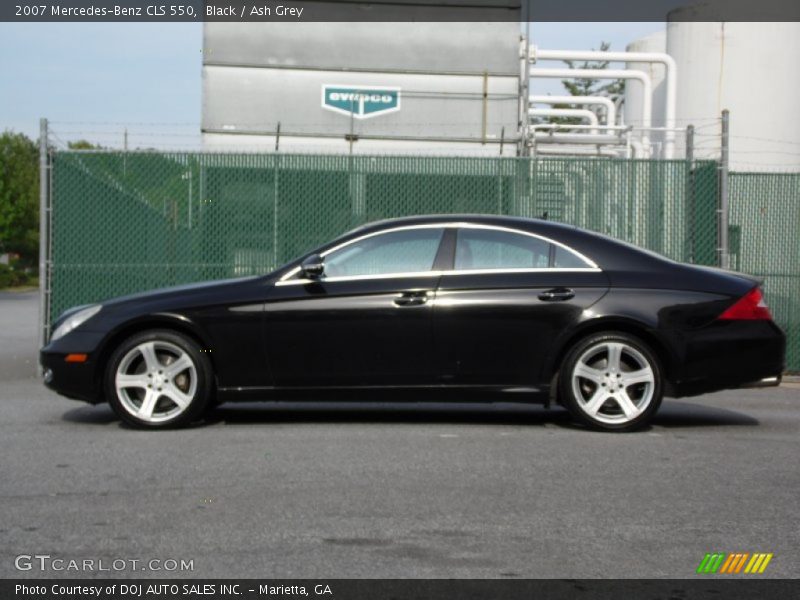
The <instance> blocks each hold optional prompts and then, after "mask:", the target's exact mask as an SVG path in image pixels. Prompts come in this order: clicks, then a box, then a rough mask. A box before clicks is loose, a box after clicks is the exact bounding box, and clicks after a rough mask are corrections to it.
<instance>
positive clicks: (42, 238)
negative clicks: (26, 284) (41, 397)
mask: <svg viewBox="0 0 800 600" xmlns="http://www.w3.org/2000/svg"><path fill="white" fill-rule="evenodd" d="M47 137H48V131H47V119H39V336H38V338H39V347H40V348H41V347H42V346H44V345H45V344H47V329H48V324H49V321H50V318H49V315H48V314H47V291H48V290H47V286H48V284H49V279H50V278H49V273H48V270H47V244H48V241H49V240H48V231H49V228H48V223H49V219H48V217H49V215H48V204H49V202H48V185H47V183H48V160H47ZM36 373H37V375H39V376H41V374H42V367H41V365H40V364H39V361H36Z"/></svg>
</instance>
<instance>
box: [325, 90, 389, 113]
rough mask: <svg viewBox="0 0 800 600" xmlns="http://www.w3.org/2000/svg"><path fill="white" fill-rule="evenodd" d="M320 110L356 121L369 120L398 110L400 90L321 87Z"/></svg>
mask: <svg viewBox="0 0 800 600" xmlns="http://www.w3.org/2000/svg"><path fill="white" fill-rule="evenodd" d="M322 108H325V109H328V110H332V111H333V112H337V113H340V114H343V115H347V116H348V117H353V118H356V119H369V118H370V117H377V116H379V115H385V114H387V113H390V112H395V111H398V110H400V88H397V87H373V86H364V85H361V86H354V85H323V86H322Z"/></svg>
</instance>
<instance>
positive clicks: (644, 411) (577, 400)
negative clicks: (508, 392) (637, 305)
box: [558, 331, 664, 432]
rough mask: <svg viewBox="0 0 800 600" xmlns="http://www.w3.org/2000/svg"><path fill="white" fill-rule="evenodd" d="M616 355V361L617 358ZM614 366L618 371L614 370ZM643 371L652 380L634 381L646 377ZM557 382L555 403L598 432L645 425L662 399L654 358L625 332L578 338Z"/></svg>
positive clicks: (660, 371)
mask: <svg viewBox="0 0 800 600" xmlns="http://www.w3.org/2000/svg"><path fill="white" fill-rule="evenodd" d="M612 352H614V354H613V355H612ZM616 352H619V357H618V358H617V359H616V360H615V358H614V356H616ZM587 361H588V362H587ZM579 362H580V366H579ZM617 364H618V365H619V367H616V366H614V365H617ZM586 367H588V369H587V368H586ZM647 367H649V369H650V374H649V375H650V376H651V379H652V381H649V380H647V381H640V382H637V379H645V378H647V377H648V371H647ZM576 368H577V372H576ZM584 374H586V377H584ZM558 379H559V381H558V392H559V399H560V401H561V403H562V404H563V405H564V407H565V408H566V409H567V410H569V412H570V413H571V415H572V416H573V418H574V419H575V420H576V421H578V422H579V423H581V424H583V425H586V426H587V427H590V428H592V429H596V430H601V431H617V432H625V431H635V430H637V429H641V428H643V427H645V426H647V425H648V424H649V423H650V421H651V420H652V418H653V416H654V415H655V413H656V411H658V408H659V407H660V406H661V400H662V397H663V389H664V384H663V369H662V366H661V362H660V361H659V359H658V356H657V355H656V353H655V352H653V351H652V350H651V349H650V347H649V346H648V345H647V344H646V343H644V342H643V341H642V340H640V339H639V338H637V337H635V336H633V335H630V334H628V333H622V332H613V331H607V332H601V333H596V334H592V335H590V336H588V337H586V338H584V339H582V340H581V341H579V342H578V343H576V344H575V345H574V346H573V347H572V348H571V349H570V350H569V352H567V355H566V356H565V357H564V361H563V363H562V364H561V368H560V371H559V377H558ZM628 381H630V382H631V383H628ZM595 408H596V413H593V411H594V410H595Z"/></svg>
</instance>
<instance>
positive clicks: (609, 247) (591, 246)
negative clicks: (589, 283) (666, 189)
mask: <svg viewBox="0 0 800 600" xmlns="http://www.w3.org/2000/svg"><path fill="white" fill-rule="evenodd" d="M436 223H443V224H444V223H470V224H479V225H490V226H495V227H507V228H510V229H518V230H521V231H527V232H530V233H535V234H538V235H541V236H543V237H547V238H551V239H553V240H555V241H557V242H560V243H562V244H565V245H566V246H569V247H571V248H573V249H575V250H577V251H578V252H580V253H581V254H583V255H584V256H587V257H589V258H591V259H592V260H593V261H594V262H595V263H596V264H598V265H601V266H602V267H603V268H605V269H629V268H632V267H633V268H650V269H652V268H655V267H657V266H659V265H663V264H664V263H671V262H673V261H671V260H670V259H668V258H666V257H664V256H661V255H659V254H656V253H654V252H651V251H649V250H646V249H644V248H639V247H638V246H634V245H633V244H629V243H627V242H623V241H620V240H617V239H615V238H612V237H609V236H607V235H604V234H602V233H596V232H593V231H588V230H586V229H581V228H579V227H577V226H575V225H569V224H566V223H558V222H556V221H547V220H544V219H534V218H530V217H516V216H506V215H489V214H436V215H417V216H410V217H399V218H393V219H383V220H380V221H374V222H372V223H367V224H365V225H363V226H361V227H359V228H357V229H354V230H352V231H350V232H348V233H347V234H345V235H344V236H342V238H340V239H345V238H352V237H357V236H358V235H363V234H365V233H373V232H377V231H382V230H384V229H392V228H394V227H406V226H408V227H413V226H414V225H430V224H434V225H435V224H436Z"/></svg>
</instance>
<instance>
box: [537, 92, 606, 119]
mask: <svg viewBox="0 0 800 600" xmlns="http://www.w3.org/2000/svg"><path fill="white" fill-rule="evenodd" d="M529 100H530V103H531V104H580V105H582V106H584V105H592V104H596V105H599V106H604V107H605V109H606V119H605V121H606V125H616V123H617V107H616V106H614V102H612V100H611V98H606V97H605V96H530V98H529Z"/></svg>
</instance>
